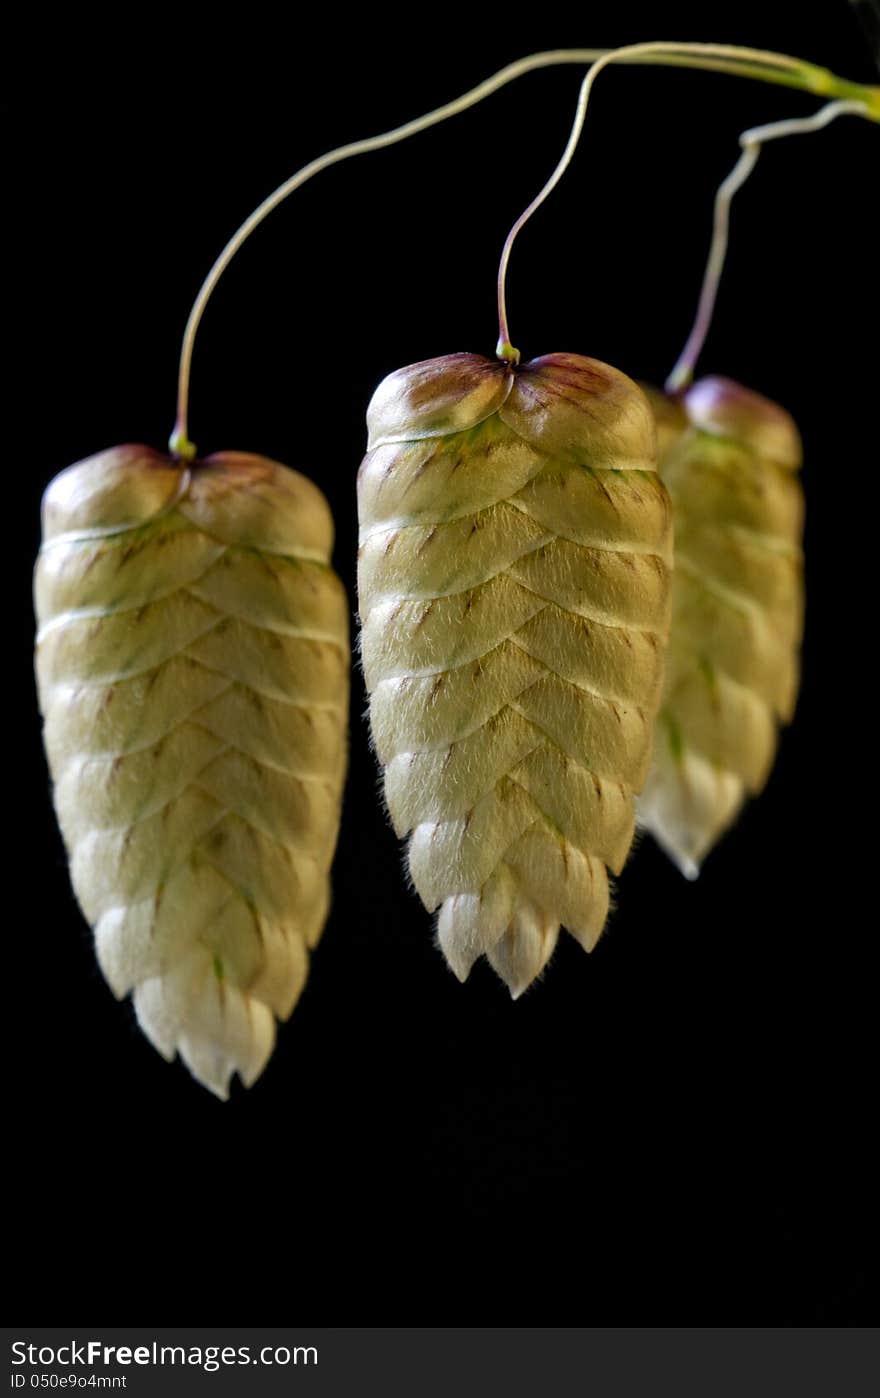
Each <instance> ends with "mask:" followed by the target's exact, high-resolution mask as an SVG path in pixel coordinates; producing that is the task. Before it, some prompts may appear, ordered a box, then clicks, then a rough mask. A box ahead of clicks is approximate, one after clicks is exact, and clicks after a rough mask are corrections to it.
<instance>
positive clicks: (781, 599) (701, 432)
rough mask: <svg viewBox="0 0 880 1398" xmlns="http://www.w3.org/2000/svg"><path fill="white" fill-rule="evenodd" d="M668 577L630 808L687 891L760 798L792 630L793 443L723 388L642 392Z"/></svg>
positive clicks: (762, 408)
mask: <svg viewBox="0 0 880 1398" xmlns="http://www.w3.org/2000/svg"><path fill="white" fill-rule="evenodd" d="M650 398H651V402H652V404H653V405H654V407H655V410H656V411H657V421H658V436H659V438H660V440H661V442H662V444H663V449H662V451H661V456H660V471H661V475H662V476H663V479H664V481H665V483H666V486H667V488H668V490H669V493H670V496H671V498H672V504H673V510H674V519H675V575H674V582H673V607H672V631H671V635H670V641H669V650H668V653H667V661H666V682H665V687H664V694H663V704H662V708H661V714H660V721H659V723H658V726H657V737H656V742H655V756H654V765H653V767H652V770H651V774H650V776H649V778H648V781H647V783H646V786H645V790H644V792H643V793H642V797H641V800H640V802H639V823H640V824H641V825H644V826H646V827H647V829H649V830H650V831H651V832H652V834H653V835H654V836H655V838H656V839H657V840H658V842H659V843H660V844H661V845H662V847H663V848H664V849H665V850H666V851H667V853H668V854H669V855H670V857H671V858H672V859H673V860H674V861H675V862H676V863H677V864H678V866H679V868H680V869H681V871H682V873H684V874H685V875H686V876H687V877H688V878H695V877H696V875H697V873H698V872H699V866H700V863H701V861H702V860H703V858H704V857H705V856H706V854H707V853H708V852H709V850H711V848H712V846H713V845H714V844H715V843H716V842H717V841H718V839H719V838H720V837H721V835H722V834H723V833H724V831H725V830H726V829H727V828H728V827H729V826H730V824H731V823H732V821H733V820H734V819H735V818H736V816H737V814H738V812H739V810H740V808H741V807H742V805H743V803H744V801H745V799H746V797H747V796H748V795H751V796H755V795H757V794H758V793H759V792H760V791H761V790H762V788H763V787H764V785H765V783H766V781H767V778H768V776H769V774H770V771H771V768H772V766H773V761H774V759H775V756H776V747H777V742H778V726H779V724H781V723H787V722H788V721H789V720H790V719H791V717H792V713H793V711H794V707H795V702H796V699H797V691H798V684H799V650H800V641H801V633H802V629H803V609H804V590H803V555H802V549H801V544H802V538H803V517H804V500H803V493H802V490H801V485H800V480H799V476H798V468H799V467H800V464H801V442H800V437H799V435H798V431H797V428H796V426H795V424H794V422H793V421H792V419H791V417H790V416H789V415H788V413H787V412H785V411H784V409H782V408H780V407H778V406H777V405H776V404H775V403H771V402H770V401H769V400H768V399H766V398H762V397H760V395H759V394H757V393H753V392H751V391H750V390H749V389H747V388H743V387H741V385H739V384H736V383H733V382H732V381H731V380H730V379H724V378H705V379H701V380H700V381H698V382H697V383H695V384H694V385H693V386H692V387H691V388H690V389H689V390H688V392H687V393H686V394H684V396H683V398H682V399H681V400H677V399H669V398H666V396H665V395H664V394H661V393H658V392H657V391H656V390H654V391H653V392H652V393H651V394H650Z"/></svg>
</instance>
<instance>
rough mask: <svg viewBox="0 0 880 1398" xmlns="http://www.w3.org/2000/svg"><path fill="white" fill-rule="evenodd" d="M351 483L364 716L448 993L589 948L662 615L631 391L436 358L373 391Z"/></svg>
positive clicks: (644, 762)
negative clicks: (487, 966) (447, 977)
mask: <svg viewBox="0 0 880 1398" xmlns="http://www.w3.org/2000/svg"><path fill="white" fill-rule="evenodd" d="M368 426H369V446H368V451H367V455H366V457H365V459H364V462H363V465H362V467H361V470H360V474H359V479H358V501H359V512H360V552H359V572H358V579H359V605H360V616H361V624H362V634H361V645H362V653H363V666H364V674H365V678H366V684H367V689H368V691H369V695H370V721H371V725H372V732H373V738H374V741H375V746H376V751H377V755H378V758H379V761H380V763H381V764H382V766H383V767H384V769H385V770H384V778H385V795H386V800H387V804H388V810H389V812H390V815H391V819H392V821H393V823H394V827H395V830H396V831H397V833H398V835H400V836H401V837H403V836H405V835H407V834H409V836H410V839H409V851H408V857H409V870H410V874H411V877H412V880H413V883H414V885H415V887H416V890H417V891H418V893H419V895H420V897H421V899H422V901H423V902H424V904H425V906H426V907H427V908H428V909H429V910H434V909H437V908H439V910H440V911H439V917H438V928H437V931H438V941H439V944H440V947H441V948H442V950H443V952H444V954H445V956H446V959H447V961H448V963H449V965H450V966H451V967H452V969H453V971H454V972H455V973H456V975H458V977H459V978H460V979H462V980H464V979H465V978H466V977H467V975H468V973H469V972H470V969H471V967H472V965H473V963H474V961H475V960H476V959H477V957H479V956H480V955H481V954H485V955H486V956H487V957H488V959H489V961H490V962H491V964H492V965H493V967H494V968H495V970H496V971H497V972H498V974H499V975H500V976H502V977H503V979H504V980H505V981H506V983H507V985H508V986H509V988H510V990H511V992H512V994H513V995H514V996H517V995H519V994H520V993H521V992H522V991H523V990H524V989H525V988H526V987H527V986H528V985H529V984H530V983H531V981H532V980H533V979H534V978H535V977H536V976H537V975H538V974H539V973H540V972H541V970H542V968H543V967H544V965H545V963H546V962H547V960H548V958H549V957H550V955H551V953H552V951H553V949H554V946H555V944H556V941H557V937H558V934H559V929H560V924H562V925H564V926H566V927H567V928H568V930H569V931H570V932H571V933H572V934H573V935H574V936H575V937H576V938H577V939H578V941H579V942H581V944H582V945H583V946H584V947H585V948H586V949H587V950H590V949H591V948H592V947H593V946H594V945H595V943H596V941H597V939H598V937H599V935H600V933H601V931H602V928H603V926H604V924H605V920H606V916H607V913H608V901H609V889H608V874H607V871H608V870H611V871H612V872H613V873H617V872H618V871H619V870H620V869H621V867H622V865H623V863H624V861H625V859H626V857H627V854H628V852H629V848H630V844H631V841H632V835H633V825H634V799H633V795H634V792H636V791H638V790H639V789H640V788H641V785H642V783H643V781H644V779H645V776H646V774H647V770H648V765H649V761H650V751H651V740H652V730H653V724H654V717H655V714H656V710H657V705H658V702H659V697H660V689H661V684H662V671H663V651H664V647H665V644H666V636H667V630H668V622H669V605H668V604H669V577H670V567H671V532H670V507H669V501H668V497H667V494H666V491H665V489H664V487H663V485H662V483H661V482H660V480H659V478H658V476H657V474H656V471H655V460H654V452H655V436H654V426H653V421H652V416H651V412H650V408H649V406H648V403H647V400H646V398H645V396H644V394H643V393H642V392H641V390H640V389H639V388H638V386H637V385H636V384H634V383H633V382H632V380H630V379H628V378H627V377H626V376H625V375H623V374H621V373H619V372H618V371H617V370H616V369H612V368H609V367H608V366H607V365H605V364H600V363H598V362H597V361H595V360H590V359H584V358H582V357H580V356H578V355H573V354H554V355H548V356H546V357H545V358H542V359H536V360H534V361H532V362H531V363H528V364H524V365H513V364H511V363H504V362H499V361H498V360H490V359H485V358H483V357H482V356H480V355H475V354H453V355H448V356H445V357H443V358H440V359H434V360H428V361H426V362H424V363H421V364H414V365H410V366H409V367H408V368H405V369H401V370H399V371H398V372H396V373H393V374H391V375H390V376H389V377H388V378H387V379H385V380H384V382H383V383H382V384H380V386H379V388H378V389H377V390H376V393H375V395H374V397H373V400H372V402H371V404H370V408H369V412H368Z"/></svg>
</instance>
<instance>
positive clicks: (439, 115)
mask: <svg viewBox="0 0 880 1398" xmlns="http://www.w3.org/2000/svg"><path fill="white" fill-rule="evenodd" d="M612 57H613V58H614V59H615V61H618V62H624V63H663V64H668V65H671V66H674V67H685V68H703V69H708V70H709V71H714V72H724V73H730V74H732V75H735V76H740V77H747V78H754V79H757V80H759V81H762V82H772V83H782V84H783V85H786V86H791V87H797V88H800V89H801V90H803V91H806V92H818V93H822V94H824V95H828V96H837V97H853V98H859V99H860V100H862V101H864V102H865V104H866V106H867V107H868V109H869V115H870V116H871V117H872V119H874V120H877V121H880V88H876V87H875V88H872V87H865V86H862V85H860V84H858V83H850V82H847V81H846V80H845V79H842V78H838V77H837V76H836V75H835V74H833V73H831V72H829V71H828V70H827V69H824V68H819V67H816V66H815V65H814V64H811V63H805V62H802V61H801V60H800V59H796V58H790V57H789V56H788V55H785V54H773V53H764V52H762V51H761V50H757V49H747V48H737V47H733V46H729V45H704V44H662V45H661V44H653V45H646V44H643V45H633V46H630V47H629V48H628V50H622V49H618V50H611V51H608V50H602V49H554V50H548V51H547V52H543V53H535V54H529V55H528V56H527V57H525V58H521V59H518V60H517V61H516V62H514V63H510V64H508V65H507V66H506V67H505V68H502V69H500V71H499V72H497V73H495V74H493V75H492V77H490V78H487V79H486V80H485V81H484V82H482V83H479V84H478V85H477V86H476V87H474V88H472V89H471V90H470V91H468V92H466V93H464V94H463V95H462V96H460V97H457V98H455V99H454V100H453V101H451V102H447V103H445V104H444V105H443V106H442V107H438V108H436V109H435V110H434V111H431V112H428V113H426V114H425V115H424V116H421V117H416V118H415V119H414V120H412V121H408V122H405V123H404V124H403V125H402V126H398V127H395V128H394V129H393V130H391V131H386V132H383V133H382V134H380V135H378V136H371V137H368V138H367V139H365V140H361V141H353V142H350V143H349V144H348V145H344V146H340V147H339V148H338V149H336V150H333V151H330V152H328V153H327V154H326V155H322V156H320V157H318V159H316V160H313V161H311V162H310V163H309V164H308V165H305V166H303V168H302V169H301V170H298V171H297V173H296V174H294V175H292V176H291V177H290V179H288V180H286V181H285V182H284V184H282V185H280V186H279V188H278V189H276V190H275V191H274V193H272V194H270V195H269V196H268V198H266V199H264V200H263V202H262V204H260V206H259V207H258V208H257V209H255V210H254V212H253V213H252V214H251V215H250V217H249V218H247V219H246V220H245V222H244V223H243V224H242V225H241V227H240V228H239V229H238V231H237V232H236V233H234V234H233V236H232V238H230V240H229V242H228V243H227V244H226V246H225V247H224V249H223V251H222V252H221V253H220V255H219V257H218V258H217V260H216V262H215V263H214V265H213V267H212V268H211V270H210V271H209V272H208V275H207V277H206V278H205V280H204V282H203V284H202V286H201V289H200V290H199V293H198V295H197V296H196V299H195V302H194V303H193V307H192V310H191V311H190V314H189V318H188V320H187V323H186V328H185V330H184V335H183V344H182V346H181V352H180V368H179V375H178V392H177V421H176V423H175V428H174V431H173V433H172V434H171V439H170V443H169V445H170V450H171V452H172V453H173V455H174V456H175V457H177V458H178V459H180V460H192V458H193V457H194V456H195V454H196V448H195V447H194V446H193V444H192V442H190V440H189V437H188V435H187V433H188V412H189V387H190V372H191V365H192V354H193V346H194V343H195V337H196V332H197V330H198V328H199V324H200V322H201V319H202V316H203V314H204V311H205V307H206V306H207V304H208V301H209V300H210V297H211V294H212V292H213V291H214V288H215V287H216V285H217V283H218V281H219V280H220V277H221V276H222V275H223V273H224V271H225V270H226V268H227V267H228V266H229V263H230V262H231V261H232V259H233V257H234V256H235V254H236V253H237V252H238V250H239V248H240V247H241V246H242V244H243V243H244V242H245V241H246V240H247V238H249V237H250V235H251V233H253V231H254V229H256V228H257V227H258V226H259V225H260V224H261V223H262V222H263V220H264V219H265V218H266V217H267V216H268V215H269V214H270V213H271V212H272V210H273V209H275V208H277V207H278V205H279V204H280V203H281V202H282V201H283V200H284V199H286V198H287V197H288V195H290V194H292V193H293V192H294V190H296V189H299V188H300V186H301V185H303V184H305V182H306V180H309V179H311V178H312V176H313V175H317V174H319V173H320V172H321V171H323V170H326V169H328V168H329V167H330V166H331V165H336V164H338V163H339V162H340V161H342V160H347V159H348V158H349V157H350V156H353V155H362V154H366V153H367V152H369V151H374V150H381V149H382V148H383V147H385V146H390V145H394V144H395V143H396V142H398V141H403V140H406V139H407V138H408V137H409V136H414V135H416V134H417V133H419V132H420V131H426V130H427V129H428V128H429V127H431V126H436V125H438V124H439V123H440V122H443V121H446V120H448V119H449V118H450V117H453V116H457V115H458V114H459V113H460V112H464V111H467V110H468V108H470V107H473V106H476V105H477V103H478V102H482V101H483V100H484V98H486V97H489V96H491V95H492V94H493V93H494V92H497V91H498V90H499V89H500V88H502V87H505V86H506V85H507V84H508V83H510V82H513V81H514V80H515V79H516V78H519V77H522V76H523V75H524V74H526V73H530V72H533V71H535V70H536V69H540V68H548V67H553V66H555V65H557V64H579V65H582V64H585V63H595V62H597V61H599V62H604V61H610V59H611V58H612ZM588 91H589V90H588ZM548 192H549V191H548Z"/></svg>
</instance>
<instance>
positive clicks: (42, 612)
mask: <svg viewBox="0 0 880 1398" xmlns="http://www.w3.org/2000/svg"><path fill="white" fill-rule="evenodd" d="M332 539H333V523H332V518H331V515H330V511H329V508H328V506H327V503H326V501H325V500H324V497H323V496H322V495H321V493H320V491H319V490H318V489H317V487H316V486H314V485H312V483H311V482H310V481H308V480H306V479H305V478H304V477H303V476H300V475H298V474H297V473H296V472H294V471H290V470H287V469H286V468H285V467H283V466H279V465H277V464H276V463H275V462H272V461H268V460H266V459H264V458H262V457H258V456H250V455H242V454H238V453H223V454H220V455H217V456H213V457H208V458H207V459H205V460H202V461H195V462H193V463H192V464H191V465H189V466H188V467H183V466H181V465H180V464H178V463H176V462H175V461H173V460H172V459H171V458H169V457H166V456H161V455H159V454H158V453H157V452H154V451H152V450H150V449H149V448H148V447H141V446H123V447H116V448H113V449H112V450H110V451H105V452H102V453H100V454H99V455H97V456H93V457H90V458H89V459H88V460H86V461H81V462H79V463H78V464H77V465H75V466H71V467H70V468H69V469H68V470H66V471H63V472H62V473H61V474H60V475H59V476H57V477H56V479H55V480H54V481H53V482H52V483H51V485H50V486H49V488H48V490H47V491H46V494H45V497H44V501H43V545H42V548H41V550H40V556H39V559H38V562H37V569H36V577H35V598H36V611H37V620H38V623H39V632H38V638H37V679H38V688H39V697H40V706H41V709H42V712H43V717H44V722H45V727H44V738H45V744H46V751H47V755H48V759H49V766H50V770H51V773H52V777H53V781H54V799H55V808H56V811H57V814H58V819H59V823H60V825H61V829H62V833H63V835H64V841H65V845H66V847H67V851H68V855H69V858H70V866H71V874H72V879H73V886H74V890H75V892H76V896H77V898H78V900H79V903H80V906H81V908H82V910H83V913H84V914H85V916H86V918H87V919H88V920H89V922H90V923H91V924H92V926H93V927H94V934H95V945H96V950H97V955H98V960H99V962H100V964H101V969H102V970H103V972H104V975H105V976H106V978H107V980H108V982H109V983H110V986H111V987H112V989H113V991H114V993H115V994H116V995H117V996H119V997H122V996H124V995H125V994H127V993H128V992H129V991H133V992H134V1005H135V1010H136V1012H137V1017H138V1020H139V1022H140V1025H141V1028H142V1029H143V1030H144V1032H145V1034H146V1035H147V1036H148V1038H149V1039H150V1040H151V1042H152V1043H153V1044H154V1045H155V1047H156V1048H157V1049H158V1050H159V1052H160V1053H161V1054H163V1055H164V1056H165V1057H166V1058H168V1059H171V1058H173V1057H174V1055H175V1053H176V1052H177V1053H179V1054H180V1055H181V1057H182V1058H183V1060H184V1061H185V1062H186V1064H187V1065H188V1066H189V1068H190V1070H191V1071H192V1073H193V1074H194V1075H195V1077H196V1078H198V1079H199V1081H200V1082H202V1083H204V1084H205V1086H206V1087H209V1088H210V1089H211V1090H212V1091H213V1092H215V1093H216V1094H217V1095H218V1096H220V1097H225V1096H226V1095H227V1093H228V1088H229V1080H230V1077H231V1075H232V1073H233V1072H235V1071H237V1072H238V1073H239V1074H240V1076H241V1078H242V1080H243V1081H244V1082H245V1083H246V1084H248V1085H250V1084H251V1083H253V1081H254V1080H255V1079H256V1078H257V1077H258V1076H259V1074H260V1073H261V1072H262V1070H263V1068H264V1066H265V1064H266V1061H267V1059H268V1057H269V1055H270V1053H271V1052H272V1048H273V1045H274V1040H275V1016H276V1015H277V1016H278V1017H279V1018H280V1019H285V1018H286V1017H287V1016H288V1015H289V1014H290V1012H291V1010H292V1009H293V1007H294V1005H295V1003H296V1000H297V998H298V996H299V993H300V991H301V989H302V987H303V984H304V982H305V978H306V974H307V970H308V955H309V950H310V949H311V948H312V947H313V946H314V945H315V943H316V942H317V940H318V937H319V936H320V934H321V930H322V928H323V925H324V921H325V919H326V915H327V909H328V903H329V896H330V889H329V880H328V874H329V869H330V863H331V859H332V856H333V849H334V845H335V843H336V836H337V830H338V824H339V813H340V802H341V791H342V782H343V777H344V769H345V761H346V724H347V708H348V688H349V648H348V608H347V604H346V598H345V593H344V590H343V587H342V584H341V583H340V582H339V579H338V578H337V577H336V575H335V574H334V573H333V571H332V569H331V567H330V551H331V548H332Z"/></svg>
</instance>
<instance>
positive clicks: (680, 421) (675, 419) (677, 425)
mask: <svg viewBox="0 0 880 1398" xmlns="http://www.w3.org/2000/svg"><path fill="white" fill-rule="evenodd" d="M639 387H640V388H641V389H642V390H643V392H644V394H645V396H646V398H647V400H648V402H649V403H650V404H651V411H652V412H653V414H654V426H655V427H656V429H657V469H658V471H659V472H660V474H661V476H662V474H663V466H664V463H665V461H666V458H667V456H668V455H669V453H670V451H671V450H672V448H673V447H674V446H675V445H676V444H677V443H678V440H679V438H680V437H681V434H682V433H683V432H684V431H685V430H686V428H687V425H688V416H687V413H686V412H685V410H684V407H683V405H682V402H681V399H680V398H678V397H676V396H675V395H674V394H672V393H663V392H661V390H660V389H659V388H654V386H653V384H649V383H640V384H639Z"/></svg>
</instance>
